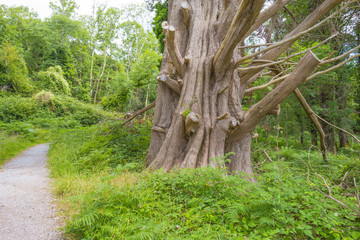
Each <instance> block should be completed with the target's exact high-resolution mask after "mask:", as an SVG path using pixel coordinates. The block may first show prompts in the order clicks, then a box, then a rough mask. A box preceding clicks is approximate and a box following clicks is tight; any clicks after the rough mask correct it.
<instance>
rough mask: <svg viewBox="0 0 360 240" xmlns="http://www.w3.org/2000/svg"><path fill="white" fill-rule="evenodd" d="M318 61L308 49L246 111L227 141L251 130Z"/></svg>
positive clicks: (234, 139) (312, 69) (296, 85)
mask: <svg viewBox="0 0 360 240" xmlns="http://www.w3.org/2000/svg"><path fill="white" fill-rule="evenodd" d="M319 63H320V60H319V59H318V58H317V57H316V56H315V55H314V54H313V53H312V52H311V51H309V52H308V53H307V54H306V55H305V56H304V57H303V58H302V59H301V60H300V61H299V64H298V65H297V67H296V68H295V70H294V71H293V72H292V73H291V74H290V75H289V76H288V77H287V78H286V79H285V80H284V81H283V82H282V83H280V84H279V85H278V86H277V87H276V88H275V89H273V90H272V91H271V92H269V93H268V94H267V95H266V96H265V97H264V98H263V99H262V100H260V101H259V102H258V103H257V104H255V105H253V106H252V107H251V108H250V109H249V110H247V111H246V113H245V117H244V121H243V122H242V123H241V125H240V126H239V128H237V129H236V130H235V131H234V132H233V134H232V135H230V136H229V138H228V141H230V142H233V141H236V140H237V139H238V138H239V137H241V136H242V135H243V134H244V133H246V132H249V131H252V130H253V129H254V128H255V126H256V125H257V124H258V122H259V121H260V120H261V119H262V118H263V117H264V116H265V115H267V114H268V113H269V112H270V111H271V110H273V109H274V108H275V107H276V106H277V105H279V104H280V103H282V102H283V101H284V100H285V98H287V97H288V96H289V95H290V94H291V93H292V92H293V91H294V90H295V89H296V88H297V87H298V86H299V85H300V84H301V83H303V82H304V81H305V80H306V78H307V76H309V75H310V74H311V73H312V72H313V71H314V69H315V68H316V66H317V65H318V64H319Z"/></svg>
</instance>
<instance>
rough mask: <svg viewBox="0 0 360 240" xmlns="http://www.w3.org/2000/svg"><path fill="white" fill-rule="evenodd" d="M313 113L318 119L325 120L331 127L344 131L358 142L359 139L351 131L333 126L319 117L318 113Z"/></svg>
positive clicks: (359, 141)
mask: <svg viewBox="0 0 360 240" xmlns="http://www.w3.org/2000/svg"><path fill="white" fill-rule="evenodd" d="M313 114H314V115H315V116H316V117H317V118H318V119H320V120H321V121H323V122H325V123H326V124H328V125H330V126H332V127H333V128H336V129H338V130H340V131H343V132H344V133H346V134H348V135H349V136H351V137H352V138H354V139H355V140H356V141H357V142H358V143H359V144H360V140H359V139H358V138H357V137H356V136H355V135H354V134H352V133H350V132H348V131H346V130H345V129H342V128H340V127H338V126H335V125H334V124H332V123H330V122H328V121H326V120H325V119H323V118H322V117H320V116H319V115H317V114H316V113H315V112H313Z"/></svg>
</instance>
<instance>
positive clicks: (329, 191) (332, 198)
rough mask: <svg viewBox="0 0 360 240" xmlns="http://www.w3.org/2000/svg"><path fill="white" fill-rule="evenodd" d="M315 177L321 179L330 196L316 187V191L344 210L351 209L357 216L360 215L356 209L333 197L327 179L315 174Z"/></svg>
mask: <svg viewBox="0 0 360 240" xmlns="http://www.w3.org/2000/svg"><path fill="white" fill-rule="evenodd" d="M315 175H316V176H318V177H319V178H321V179H322V180H323V182H324V184H325V186H326V188H327V189H328V194H326V193H324V192H323V191H321V190H320V189H319V188H317V187H315V189H316V190H318V191H319V192H320V193H322V194H323V195H324V196H326V197H327V198H330V199H331V200H333V201H335V202H337V203H338V204H340V205H341V206H343V207H344V208H347V209H350V210H352V211H354V212H356V213H357V214H359V215H360V211H358V210H356V209H354V208H351V207H349V206H348V205H346V204H345V203H343V202H341V201H339V200H338V199H336V198H334V197H333V196H332V195H331V188H330V187H329V185H328V184H327V182H326V180H325V178H324V177H323V176H321V175H320V174H317V173H316V172H315Z"/></svg>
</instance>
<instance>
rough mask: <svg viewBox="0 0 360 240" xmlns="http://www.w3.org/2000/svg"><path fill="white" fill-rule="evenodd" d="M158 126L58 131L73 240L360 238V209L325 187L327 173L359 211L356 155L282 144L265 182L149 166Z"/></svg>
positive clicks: (59, 185) (60, 190) (261, 169)
mask: <svg viewBox="0 0 360 240" xmlns="http://www.w3.org/2000/svg"><path fill="white" fill-rule="evenodd" d="M149 128H150V127H149V125H138V124H136V125H133V127H132V128H123V127H121V126H120V125H118V124H116V123H107V124H104V125H103V126H94V127H91V128H79V129H77V130H76V131H71V132H70V131H63V132H61V133H60V134H59V135H58V136H57V138H56V140H55V142H54V144H53V145H52V147H51V151H50V166H51V173H52V176H53V177H54V178H55V186H56V189H55V191H56V194H57V195H58V196H59V197H61V198H62V199H63V200H62V204H63V205H62V206H63V208H64V210H66V211H67V212H66V217H67V218H68V222H67V225H66V227H65V228H66V232H67V234H68V237H69V239H357V238H359V237H360V223H359V222H360V221H359V216H358V215H356V214H355V213H354V212H353V211H351V210H349V209H346V208H344V207H342V206H340V205H339V204H338V203H336V202H334V201H333V200H331V199H329V198H326V197H325V196H323V195H322V194H321V193H320V192H318V191H317V190H316V188H315V187H317V188H318V189H320V190H321V191H323V192H324V193H327V188H326V186H325V185H324V182H323V181H322V179H320V178H319V177H317V176H316V175H315V173H318V174H320V175H321V176H323V177H324V178H325V179H326V181H327V184H329V186H331V191H332V196H334V197H335V198H336V199H338V200H339V201H341V202H343V203H344V204H346V205H347V206H349V207H352V208H354V209H358V208H359V206H357V202H356V199H355V195H354V193H355V188H354V184H353V183H352V178H353V177H356V178H358V176H359V175H360V174H359V173H360V164H359V161H358V159H357V158H355V155H352V154H348V153H346V154H338V155H332V154H329V162H328V163H325V162H323V160H322V158H321V154H320V153H318V152H317V151H315V150H314V149H313V150H312V151H304V150H298V149H293V148H291V147H282V148H280V149H279V152H277V151H269V155H270V157H271V158H272V159H273V160H274V161H273V162H270V161H269V160H266V161H262V160H261V161H258V162H256V163H255V164H254V165H256V171H257V180H258V181H257V183H249V182H248V181H246V180H244V178H243V177H242V176H241V175H236V176H232V175H227V174H226V169H224V168H222V169H221V168H218V169H213V168H201V169H183V170H177V171H173V172H171V173H164V172H163V171H162V170H158V171H154V172H148V171H145V170H144V163H143V159H144V157H145V153H146V149H147V147H148V144H149V140H150V130H149ZM264 158H265V159H266V157H264ZM278 159H279V160H280V164H279V162H278ZM224 161H226V159H224ZM280 169H281V173H282V174H281V175H280V174H279V173H280ZM308 169H309V178H308ZM346 172H348V175H347V176H348V179H345V180H344V181H342V178H343V176H344V174H345V173H346ZM358 181H359V180H358Z"/></svg>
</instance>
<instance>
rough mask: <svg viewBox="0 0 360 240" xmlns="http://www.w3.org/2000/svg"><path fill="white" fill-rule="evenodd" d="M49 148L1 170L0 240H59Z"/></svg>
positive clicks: (29, 152) (19, 158) (30, 151)
mask: <svg viewBox="0 0 360 240" xmlns="http://www.w3.org/2000/svg"><path fill="white" fill-rule="evenodd" d="M48 149H49V145H48V144H40V145H37V146H35V147H32V148H29V149H28V150H26V151H24V152H23V153H21V154H20V155H18V156H17V157H15V158H13V159H12V160H11V161H10V162H8V163H6V164H4V165H3V167H2V168H1V169H0V240H45V239H46V240H55V239H56V240H57V239H62V238H61V234H60V233H59V232H58V231H57V230H56V229H57V228H58V227H59V224H58V219H57V218H56V217H55V206H54V205H53V204H52V203H51V202H52V200H53V199H52V196H51V194H50V190H49V188H50V184H49V181H50V180H49V178H48V170H47V169H46V161H47V156H46V155H47V152H48Z"/></svg>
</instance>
